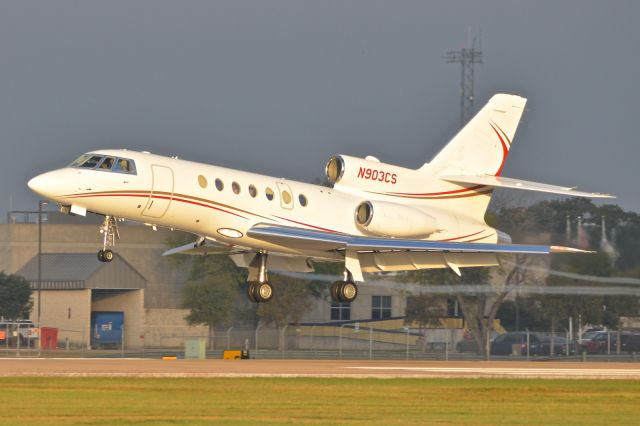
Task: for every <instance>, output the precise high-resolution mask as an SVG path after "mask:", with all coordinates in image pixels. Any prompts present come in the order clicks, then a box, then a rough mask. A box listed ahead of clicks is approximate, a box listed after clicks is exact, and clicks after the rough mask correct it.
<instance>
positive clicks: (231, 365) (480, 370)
mask: <svg viewBox="0 0 640 426" xmlns="http://www.w3.org/2000/svg"><path fill="white" fill-rule="evenodd" d="M24 376H31V377H211V378H213V377H345V378H543V379H559V378H572V379H632V380H640V365H639V364H634V363H613V362H612V363H591V362H590V363H582V362H517V361H514V362H511V361H360V360H358V361H356V360H347V361H343V360H329V361H327V360H321V361H317V360H235V361H231V360H226V361H225V360H170V361H166V360H160V359H138V358H118V359H113V358H110V359H98V358H2V359H0V377H24Z"/></svg>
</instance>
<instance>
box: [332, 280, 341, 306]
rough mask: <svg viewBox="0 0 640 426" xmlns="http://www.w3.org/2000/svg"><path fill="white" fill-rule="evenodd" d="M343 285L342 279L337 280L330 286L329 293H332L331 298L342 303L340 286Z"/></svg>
mask: <svg viewBox="0 0 640 426" xmlns="http://www.w3.org/2000/svg"><path fill="white" fill-rule="evenodd" d="M341 285H342V281H336V282H334V283H333V284H331V287H329V293H331V299H332V300H333V301H334V302H335V303H341V302H342V299H340V291H339V290H340V286H341Z"/></svg>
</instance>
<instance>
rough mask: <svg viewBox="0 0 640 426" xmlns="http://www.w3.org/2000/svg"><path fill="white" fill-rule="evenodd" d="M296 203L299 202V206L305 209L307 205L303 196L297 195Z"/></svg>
mask: <svg viewBox="0 0 640 426" xmlns="http://www.w3.org/2000/svg"><path fill="white" fill-rule="evenodd" d="M298 201H299V202H300V205H301V206H302V207H305V206H306V205H307V197H305V196H304V195H303V194H300V195H298Z"/></svg>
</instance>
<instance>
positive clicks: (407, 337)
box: [405, 327, 409, 361]
mask: <svg viewBox="0 0 640 426" xmlns="http://www.w3.org/2000/svg"><path fill="white" fill-rule="evenodd" d="M405 330H406V331H407V335H406V338H405V343H406V344H407V361H409V327H405Z"/></svg>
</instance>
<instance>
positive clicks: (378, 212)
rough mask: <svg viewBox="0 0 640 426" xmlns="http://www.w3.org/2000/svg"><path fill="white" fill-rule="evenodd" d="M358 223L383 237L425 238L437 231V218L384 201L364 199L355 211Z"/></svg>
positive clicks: (366, 229)
mask: <svg viewBox="0 0 640 426" xmlns="http://www.w3.org/2000/svg"><path fill="white" fill-rule="evenodd" d="M355 220H356V225H357V226H358V227H359V228H360V229H362V230H363V231H365V232H368V233H371V234H374V235H377V236H381V237H397V238H424V237H426V236H428V235H430V234H432V233H434V232H435V231H437V229H438V228H437V222H436V219H435V218H434V217H433V216H431V215H429V214H427V213H424V212H422V211H420V210H418V209H416V208H413V207H409V206H404V205H400V204H395V203H389V202H384V201H364V202H362V203H360V205H358V207H357V208H356V211H355Z"/></svg>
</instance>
